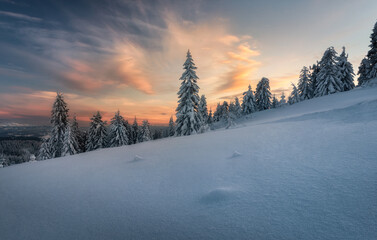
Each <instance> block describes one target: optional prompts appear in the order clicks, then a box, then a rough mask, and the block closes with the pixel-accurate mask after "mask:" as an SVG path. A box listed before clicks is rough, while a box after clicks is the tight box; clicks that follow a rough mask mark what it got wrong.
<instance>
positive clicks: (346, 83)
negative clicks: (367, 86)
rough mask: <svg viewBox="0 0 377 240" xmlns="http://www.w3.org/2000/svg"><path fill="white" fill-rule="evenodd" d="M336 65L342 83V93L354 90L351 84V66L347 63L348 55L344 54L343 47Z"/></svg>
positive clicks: (353, 85)
mask: <svg viewBox="0 0 377 240" xmlns="http://www.w3.org/2000/svg"><path fill="white" fill-rule="evenodd" d="M337 64H338V67H339V69H340V80H341V81H342V83H343V91H349V90H352V89H354V88H355V84H354V83H353V77H354V76H355V73H354V72H353V67H352V64H351V63H350V62H349V61H348V54H346V48H345V47H343V51H342V53H341V54H340V55H339V57H338V62H337Z"/></svg>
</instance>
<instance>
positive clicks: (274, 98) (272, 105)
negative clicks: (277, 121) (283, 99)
mask: <svg viewBox="0 0 377 240" xmlns="http://www.w3.org/2000/svg"><path fill="white" fill-rule="evenodd" d="M277 107H279V101H278V100H277V98H276V97H275V94H274V96H273V97H272V103H271V108H277Z"/></svg>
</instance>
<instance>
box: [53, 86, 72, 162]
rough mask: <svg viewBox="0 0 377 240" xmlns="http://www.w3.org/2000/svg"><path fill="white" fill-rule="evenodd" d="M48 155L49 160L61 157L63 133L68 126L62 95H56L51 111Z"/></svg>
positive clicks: (65, 106)
mask: <svg viewBox="0 0 377 240" xmlns="http://www.w3.org/2000/svg"><path fill="white" fill-rule="evenodd" d="M51 124H52V129H51V134H50V147H51V149H50V153H51V158H55V157H60V156H62V151H63V142H64V133H65V130H66V129H67V126H68V124H69V123H68V108H67V103H66V102H65V101H64V97H63V94H62V93H59V92H58V93H57V94H56V99H55V102H54V104H53V106H52V111H51Z"/></svg>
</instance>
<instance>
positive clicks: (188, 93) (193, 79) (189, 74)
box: [175, 50, 200, 136]
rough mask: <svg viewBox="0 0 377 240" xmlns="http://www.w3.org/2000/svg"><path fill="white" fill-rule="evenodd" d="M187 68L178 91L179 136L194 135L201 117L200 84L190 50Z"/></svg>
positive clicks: (176, 130) (177, 120) (177, 127)
mask: <svg viewBox="0 0 377 240" xmlns="http://www.w3.org/2000/svg"><path fill="white" fill-rule="evenodd" d="M183 66H184V67H183V68H184V69H185V71H184V73H183V74H182V76H181V78H180V80H181V81H182V83H181V87H180V88H179V91H178V98H179V100H178V107H177V109H176V112H177V114H176V117H177V119H176V129H175V134H176V135H177V136H183V135H192V134H196V133H198V131H199V126H200V117H199V114H198V105H199V86H198V85H197V80H198V79H199V78H198V76H196V72H195V69H197V67H195V63H194V61H193V59H192V56H191V53H190V50H189V51H187V56H186V61H185V63H184V64H183Z"/></svg>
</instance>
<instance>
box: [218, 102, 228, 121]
mask: <svg viewBox="0 0 377 240" xmlns="http://www.w3.org/2000/svg"><path fill="white" fill-rule="evenodd" d="M220 106H221V107H220V120H223V121H228V117H229V104H228V102H227V101H224V102H223V104H221V105H220Z"/></svg>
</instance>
